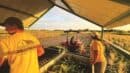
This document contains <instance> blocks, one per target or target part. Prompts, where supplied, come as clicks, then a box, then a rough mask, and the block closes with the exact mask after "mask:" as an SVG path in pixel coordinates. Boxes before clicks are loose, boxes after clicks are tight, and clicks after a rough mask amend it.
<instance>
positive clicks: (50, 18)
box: [30, 6, 101, 30]
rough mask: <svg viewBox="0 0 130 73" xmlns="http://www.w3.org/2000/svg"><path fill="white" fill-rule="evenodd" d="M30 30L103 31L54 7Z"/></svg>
mask: <svg viewBox="0 0 130 73" xmlns="http://www.w3.org/2000/svg"><path fill="white" fill-rule="evenodd" d="M30 29H39V30H42V29H47V30H69V29H73V30H79V29H91V30H101V28H100V27H99V26H97V25H95V24H93V23H90V22H88V21H86V20H84V19H82V18H80V17H78V16H75V15H73V14H71V13H69V12H67V11H65V10H63V9H61V8H59V7H56V6H54V7H53V8H52V9H51V10H49V12H48V13H47V14H45V15H44V16H43V17H41V18H40V19H39V20H38V21H37V22H36V23H34V24H33V25H32V26H31V27H30Z"/></svg>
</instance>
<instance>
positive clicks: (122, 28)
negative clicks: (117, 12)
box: [113, 24, 130, 31]
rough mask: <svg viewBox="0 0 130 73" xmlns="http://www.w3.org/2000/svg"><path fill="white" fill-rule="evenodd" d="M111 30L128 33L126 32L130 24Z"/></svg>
mask: <svg viewBox="0 0 130 73" xmlns="http://www.w3.org/2000/svg"><path fill="white" fill-rule="evenodd" d="M113 29H115V30H124V31H128V30H130V24H128V25H123V26H119V27H115V28H113Z"/></svg>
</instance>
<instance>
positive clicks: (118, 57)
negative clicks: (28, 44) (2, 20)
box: [1, 30, 130, 73]
mask: <svg viewBox="0 0 130 73" xmlns="http://www.w3.org/2000/svg"><path fill="white" fill-rule="evenodd" d="M27 32H30V33H32V34H33V35H34V36H36V37H37V38H38V39H39V40H40V42H41V43H42V45H43V47H44V48H45V49H46V50H45V51H46V55H45V56H43V58H42V59H39V60H43V62H42V61H40V65H41V66H40V67H42V66H43V65H46V64H45V62H46V63H48V62H49V61H51V60H53V59H54V57H56V56H57V55H58V54H60V53H59V52H60V51H61V50H60V49H56V50H55V49H54V48H56V47H57V46H61V42H64V41H65V40H66V39H70V38H71V37H72V36H76V37H77V38H80V39H81V41H83V43H84V46H85V49H86V54H85V55H82V57H83V58H86V59H89V45H90V42H91V40H90V34H91V32H81V33H76V32H71V33H69V34H68V35H67V34H66V33H64V32H63V31H47V30H37V31H35V30H31V31H27ZM5 36H7V34H4V35H1V38H5ZM104 39H107V40H109V41H110V42H112V43H114V44H116V45H118V46H120V47H122V48H123V49H125V50H127V51H130V48H129V47H130V36H129V35H117V34H113V33H105V34H104ZM104 43H105V44H104V45H105V48H106V51H105V54H106V58H107V63H108V64H107V69H106V73H130V61H129V60H130V59H129V58H130V57H126V56H125V55H124V54H123V53H121V52H120V51H117V50H116V49H115V47H113V46H111V45H110V44H108V43H107V42H104ZM50 47H51V49H50V50H52V51H53V52H52V51H50V50H47V49H49V48H50ZM66 49H67V48H66ZM54 51H55V52H54ZM67 53H69V52H67ZM72 54H73V55H75V56H76V57H74V58H71V57H70V56H68V57H64V56H63V58H62V59H60V60H59V61H58V62H57V63H55V64H54V65H52V66H51V67H50V68H49V69H48V71H47V72H46V73H90V71H89V70H90V69H91V68H90V67H91V66H90V64H88V63H85V62H83V60H85V59H81V58H80V56H81V54H80V53H79V52H75V53H72ZM77 58H78V59H81V60H78V59H77ZM87 61H88V60H86V62H87ZM75 69H76V70H77V69H78V70H79V71H75Z"/></svg>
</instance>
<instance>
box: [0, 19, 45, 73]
mask: <svg viewBox="0 0 130 73" xmlns="http://www.w3.org/2000/svg"><path fill="white" fill-rule="evenodd" d="M1 25H2V26H4V27H5V30H6V31H7V32H8V33H9V34H10V36H9V37H8V38H6V39H2V40H1V41H0V64H1V65H2V63H3V61H4V60H5V59H7V60H8V63H9V66H10V73H40V72H39V66H38V56H41V55H43V54H44V49H43V48H42V46H41V44H40V42H39V41H38V40H37V39H36V38H35V37H34V36H33V35H31V34H30V33H27V32H25V31H24V27H23V23H22V21H21V20H20V19H19V18H17V17H9V18H7V19H6V20H5V22H3V23H2V24H1Z"/></svg>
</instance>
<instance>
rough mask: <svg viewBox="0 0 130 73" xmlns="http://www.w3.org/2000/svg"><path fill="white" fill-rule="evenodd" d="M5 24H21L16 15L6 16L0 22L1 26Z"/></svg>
mask: <svg viewBox="0 0 130 73" xmlns="http://www.w3.org/2000/svg"><path fill="white" fill-rule="evenodd" d="M5 24H8V25H12V24H16V25H22V24H23V23H22V21H21V20H20V19H19V18H17V17H8V18H7V19H6V20H5V21H4V22H3V23H0V25H1V26H5Z"/></svg>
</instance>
